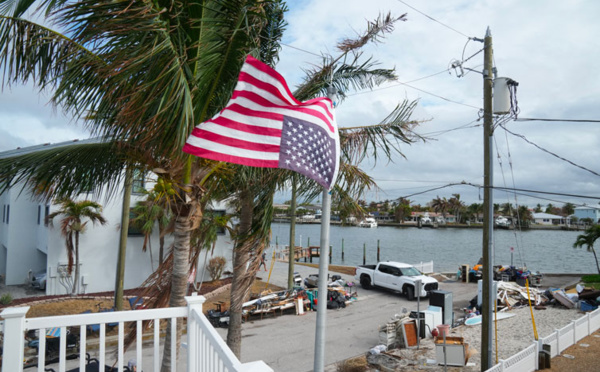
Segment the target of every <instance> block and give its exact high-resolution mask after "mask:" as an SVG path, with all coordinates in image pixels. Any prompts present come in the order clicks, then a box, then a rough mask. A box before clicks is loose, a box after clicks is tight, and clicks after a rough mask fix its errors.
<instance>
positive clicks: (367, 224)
mask: <svg viewBox="0 0 600 372" xmlns="http://www.w3.org/2000/svg"><path fill="white" fill-rule="evenodd" d="M358 227H370V228H374V227H377V221H375V219H374V218H373V217H367V218H365V219H364V220H362V221H360V222H359V223H358Z"/></svg>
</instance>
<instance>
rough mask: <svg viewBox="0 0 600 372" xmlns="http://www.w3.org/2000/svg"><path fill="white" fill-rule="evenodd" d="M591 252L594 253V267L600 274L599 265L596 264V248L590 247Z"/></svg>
mask: <svg viewBox="0 0 600 372" xmlns="http://www.w3.org/2000/svg"><path fill="white" fill-rule="evenodd" d="M590 249H591V251H592V253H593V254H594V259H595V260H596V268H597V269H598V274H600V265H599V264H598V257H597V256H596V250H595V249H594V247H590Z"/></svg>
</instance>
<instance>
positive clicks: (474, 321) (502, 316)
mask: <svg viewBox="0 0 600 372" xmlns="http://www.w3.org/2000/svg"><path fill="white" fill-rule="evenodd" d="M515 315H516V314H509V313H498V315H497V316H494V320H496V319H498V320H502V319H508V318H512V317H513V316H515ZM478 324H481V315H476V316H474V317H471V318H469V319H467V320H466V321H465V325H468V326H473V325H478Z"/></svg>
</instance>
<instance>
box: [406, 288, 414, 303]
mask: <svg viewBox="0 0 600 372" xmlns="http://www.w3.org/2000/svg"><path fill="white" fill-rule="evenodd" d="M406 299H408V300H409V301H412V300H414V299H415V288H414V287H412V286H408V287H406Z"/></svg>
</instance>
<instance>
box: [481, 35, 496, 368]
mask: <svg viewBox="0 0 600 372" xmlns="http://www.w3.org/2000/svg"><path fill="white" fill-rule="evenodd" d="M492 53H493V51H492V33H491V32H490V28H489V27H488V29H487V31H486V33H485V40H484V42H483V159H484V160H483V185H484V189H483V249H482V250H483V278H482V279H483V286H482V287H483V288H482V303H481V371H482V372H483V371H486V370H488V369H490V368H491V367H492V366H493V365H492V330H493V327H492V320H493V319H494V317H493V313H492V312H493V310H494V301H495V300H496V296H495V293H492V287H493V275H492V273H493V271H492V270H493V262H492V261H493V260H492V257H493V256H492V246H493V237H492V235H493V231H494V230H493V229H494V225H493V224H494V204H493V202H492V196H493V189H492V186H493V185H494V177H493V163H492V159H493V156H492V152H493V142H492V141H493V138H492V137H493V132H494V128H493V120H492V119H493V118H492V84H493V76H492V69H493V67H494V66H493V63H492V61H493V57H492Z"/></svg>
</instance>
